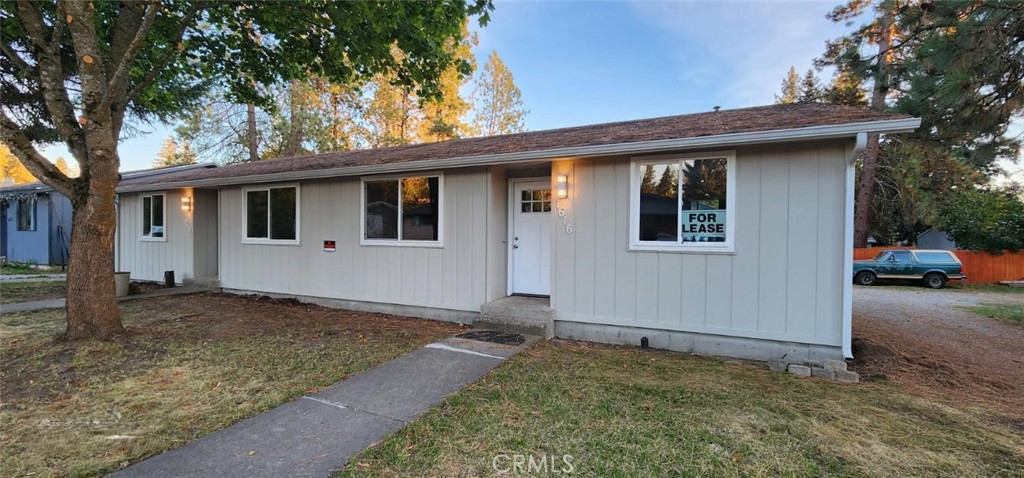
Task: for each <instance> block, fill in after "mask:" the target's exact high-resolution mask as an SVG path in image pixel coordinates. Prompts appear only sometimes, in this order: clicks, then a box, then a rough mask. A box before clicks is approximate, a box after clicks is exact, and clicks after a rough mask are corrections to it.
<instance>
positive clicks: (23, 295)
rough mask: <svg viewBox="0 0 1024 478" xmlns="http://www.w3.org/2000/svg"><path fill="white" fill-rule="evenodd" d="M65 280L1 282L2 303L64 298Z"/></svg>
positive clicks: (0, 297) (0, 301)
mask: <svg viewBox="0 0 1024 478" xmlns="http://www.w3.org/2000/svg"><path fill="white" fill-rule="evenodd" d="M65 292H66V288H65V287H64V281H62V280H61V281H36V282H0V304H14V303H17V302H32V301H36V300H49V299H63V298H64V294H65Z"/></svg>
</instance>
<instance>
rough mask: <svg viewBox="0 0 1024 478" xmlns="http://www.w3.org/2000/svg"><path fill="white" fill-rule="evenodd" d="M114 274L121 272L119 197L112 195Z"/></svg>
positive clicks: (118, 195)
mask: <svg viewBox="0 0 1024 478" xmlns="http://www.w3.org/2000/svg"><path fill="white" fill-rule="evenodd" d="M114 259H115V260H116V261H117V263H116V264H114V272H121V195H120V194H115V195H114Z"/></svg>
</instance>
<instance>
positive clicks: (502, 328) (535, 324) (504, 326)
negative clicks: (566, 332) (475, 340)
mask: <svg viewBox="0 0 1024 478" xmlns="http://www.w3.org/2000/svg"><path fill="white" fill-rule="evenodd" d="M473 328H474V329H481V330H494V331H497V332H505V333H510V334H521V335H535V336H538V337H542V338H543V339H544V340H551V339H552V338H554V336H555V321H554V319H547V320H534V319H524V318H520V317H499V316H493V315H484V314H481V315H480V316H479V317H477V318H476V319H475V320H473Z"/></svg>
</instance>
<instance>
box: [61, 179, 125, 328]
mask: <svg viewBox="0 0 1024 478" xmlns="http://www.w3.org/2000/svg"><path fill="white" fill-rule="evenodd" d="M105 163H113V164H107V165H104V167H103V168H97V167H96V162H95V160H94V163H93V168H92V174H94V175H95V174H97V173H99V174H103V175H105V176H110V175H111V170H112V172H113V176H114V177H115V178H116V176H117V161H116V160H115V161H105ZM97 169H106V170H107V171H102V172H101V171H97ZM116 184H117V180H116V179H114V180H99V181H97V180H92V179H91V180H90V181H89V183H88V186H87V188H86V190H85V191H83V192H82V193H80V194H78V195H77V196H76V197H75V198H73V199H72V200H73V201H74V203H75V207H74V210H73V211H74V212H73V213H72V216H71V237H72V238H73V240H72V241H71V253H70V261H69V266H68V276H67V329H66V330H65V332H64V336H65V338H68V339H82V338H87V337H99V338H108V337H110V336H112V335H116V334H120V333H123V332H124V327H123V326H122V325H121V314H120V310H119V309H118V307H117V297H116V292H115V288H114V275H113V273H112V272H113V270H114V228H115V226H114V225H115V224H116V222H117V214H116V210H115V207H114V188H115V186H116Z"/></svg>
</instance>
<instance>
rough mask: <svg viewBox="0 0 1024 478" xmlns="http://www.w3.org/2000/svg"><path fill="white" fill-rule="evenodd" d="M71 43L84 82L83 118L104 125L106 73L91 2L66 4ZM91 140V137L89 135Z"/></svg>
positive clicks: (107, 112) (106, 112)
mask: <svg viewBox="0 0 1024 478" xmlns="http://www.w3.org/2000/svg"><path fill="white" fill-rule="evenodd" d="M64 5H65V10H67V14H68V17H71V18H72V21H71V22H70V24H69V26H68V27H69V29H70V30H71V42H72V44H74V46H75V60H76V61H77V62H78V77H79V79H80V81H81V83H82V116H83V117H84V118H85V119H86V120H88V121H92V122H99V123H101V124H102V123H105V122H106V120H107V117H108V116H109V114H110V111H109V110H104V109H102V108H99V106H100V105H101V104H102V102H103V97H104V96H105V93H106V89H107V72H106V70H105V69H104V67H103V63H104V61H103V60H104V58H103V50H101V49H100V45H99V37H98V36H97V33H96V14H95V11H93V9H92V8H91V7H90V6H89V2H85V1H70V2H67V3H65V4H64ZM87 138H88V135H87Z"/></svg>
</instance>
